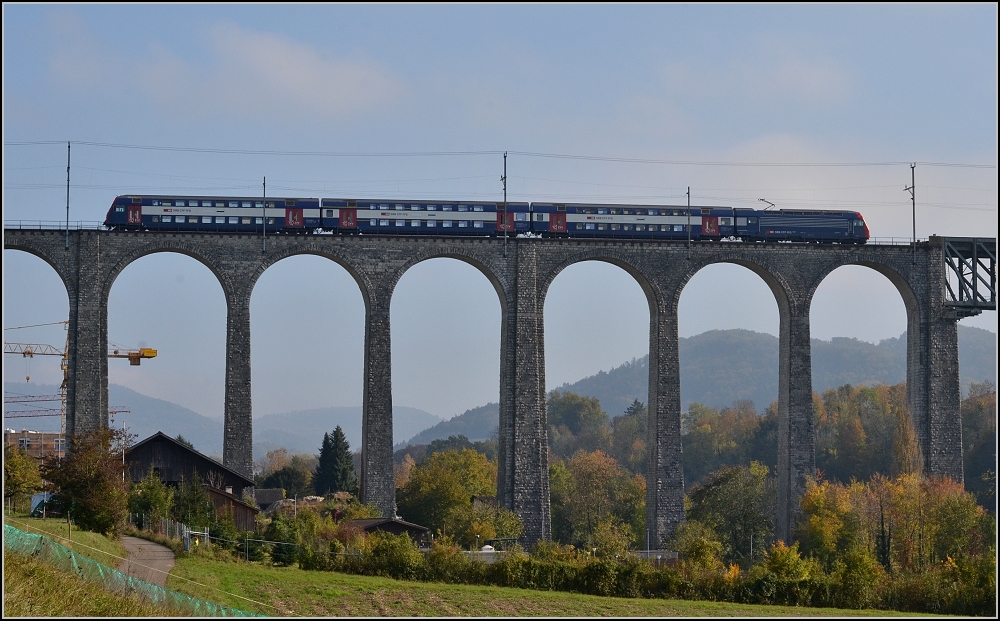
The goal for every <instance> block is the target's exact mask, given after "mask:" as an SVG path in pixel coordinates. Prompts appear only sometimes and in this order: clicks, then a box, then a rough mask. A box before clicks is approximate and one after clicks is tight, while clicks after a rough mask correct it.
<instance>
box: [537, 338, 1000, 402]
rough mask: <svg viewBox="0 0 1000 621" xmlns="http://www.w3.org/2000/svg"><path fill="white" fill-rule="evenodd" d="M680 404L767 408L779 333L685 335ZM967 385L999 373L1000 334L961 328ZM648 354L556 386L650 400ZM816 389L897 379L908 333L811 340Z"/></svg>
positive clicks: (774, 389)
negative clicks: (745, 402) (999, 338)
mask: <svg viewBox="0 0 1000 621" xmlns="http://www.w3.org/2000/svg"><path fill="white" fill-rule="evenodd" d="M679 345H680V362H681V407H682V408H683V409H687V404H688V403H691V402H697V403H702V404H704V405H707V406H710V407H716V408H718V407H725V406H729V405H732V404H733V402H734V401H736V400H737V399H750V400H752V401H753V402H754V404H755V405H756V406H757V410H758V411H763V410H764V409H765V408H766V407H767V406H768V405H770V403H771V402H772V401H774V400H776V399H777V398H778V339H777V337H775V336H771V335H770V334H762V333H760V332H751V331H749V330H712V331H709V332H705V333H703V334H699V335H697V336H692V337H690V338H682V339H680V344H679ZM958 349H959V372H960V375H961V383H962V391H963V393H965V392H967V391H968V388H969V383H970V382H973V381H974V382H982V381H984V380H990V381H993V380H994V378H995V376H996V364H997V361H996V360H997V359H996V334H994V333H993V332H990V331H988V330H982V329H980V328H971V327H967V326H962V325H959V326H958ZM648 364H649V362H648V356H643V357H642V358H639V359H636V360H633V361H631V362H627V363H625V364H623V365H622V366H620V367H617V368H614V369H612V370H611V371H607V372H605V371H601V372H600V373H598V374H597V375H592V376H590V377H587V378H584V379H582V380H580V381H578V382H576V383H574V384H564V385H563V386H560V387H559V388H558V389H557V390H559V391H569V392H575V393H577V394H580V395H585V396H588V397H597V398H598V399H600V401H601V406H602V407H603V408H604V411H606V412H607V413H608V414H610V415H611V416H617V415H618V414H621V413H622V412H623V411H625V408H626V407H628V404H629V403H631V402H632V400H633V399H639V400H640V401H643V402H645V401H646V400H647V399H648V388H647V386H648V382H649V367H648ZM812 379H813V390H815V391H816V392H819V393H822V392H823V391H824V390H826V389H828V388H835V387H837V386H843V385H844V384H853V385H859V384H877V383H885V384H898V383H900V382H905V381H906V333H905V332H904V333H903V334H902V335H900V336H899V337H898V338H891V339H885V340H883V341H881V342H880V343H878V344H873V343H867V342H865V341H859V340H857V339H849V338H834V339H833V340H831V341H821V340H819V339H813V340H812Z"/></svg>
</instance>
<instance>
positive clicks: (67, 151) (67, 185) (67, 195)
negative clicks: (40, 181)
mask: <svg viewBox="0 0 1000 621" xmlns="http://www.w3.org/2000/svg"><path fill="white" fill-rule="evenodd" d="M69 145H70V143H69V140H67V141H66V250H69V155H70V149H69Z"/></svg>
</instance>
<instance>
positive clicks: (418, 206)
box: [410, 205, 420, 211]
mask: <svg viewBox="0 0 1000 621" xmlns="http://www.w3.org/2000/svg"><path fill="white" fill-rule="evenodd" d="M410 211H420V205H410Z"/></svg>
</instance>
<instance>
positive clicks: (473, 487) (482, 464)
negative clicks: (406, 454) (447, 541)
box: [397, 449, 497, 535]
mask: <svg viewBox="0 0 1000 621" xmlns="http://www.w3.org/2000/svg"><path fill="white" fill-rule="evenodd" d="M496 477H497V466H496V463H495V462H491V461H489V460H487V459H486V456H485V455H483V454H482V453H478V452H476V451H474V450H472V449H463V450H462V451H444V452H441V453H434V454H433V455H431V456H430V457H429V458H427V459H426V460H423V461H421V462H419V463H418V464H417V465H416V466H415V467H414V468H413V469H412V470H411V472H410V477H409V479H408V480H407V482H406V484H405V485H404V486H403V487H402V488H401V489H399V490H398V492H397V503H398V505H399V512H400V514H401V515H402V516H403V518H404V519H406V520H407V521H410V522H414V523H416V524H420V525H421V526H426V527H428V528H430V529H431V530H432V531H434V532H440V533H443V534H447V535H460V534H462V533H458V532H456V529H461V528H462V526H463V525H465V526H467V525H468V524H469V514H470V513H471V511H472V497H473V496H493V495H495V494H496Z"/></svg>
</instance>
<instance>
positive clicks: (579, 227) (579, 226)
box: [576, 222, 583, 231]
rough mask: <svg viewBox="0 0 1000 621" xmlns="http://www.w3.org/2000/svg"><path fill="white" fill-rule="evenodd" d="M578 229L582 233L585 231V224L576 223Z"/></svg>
mask: <svg viewBox="0 0 1000 621" xmlns="http://www.w3.org/2000/svg"><path fill="white" fill-rule="evenodd" d="M576 228H577V230H578V231H582V230H583V222H577V223H576Z"/></svg>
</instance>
